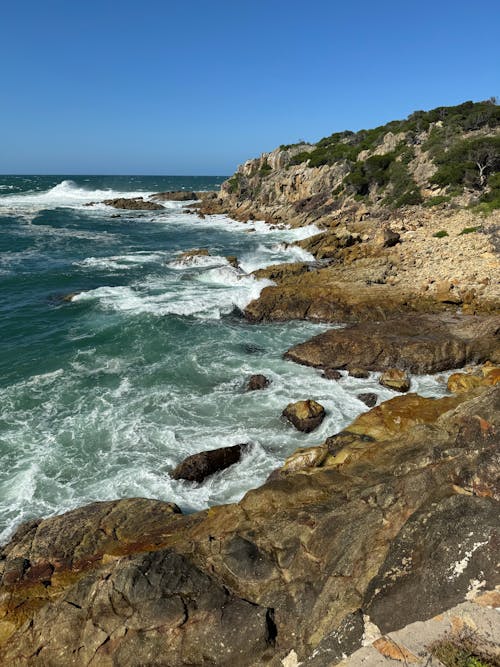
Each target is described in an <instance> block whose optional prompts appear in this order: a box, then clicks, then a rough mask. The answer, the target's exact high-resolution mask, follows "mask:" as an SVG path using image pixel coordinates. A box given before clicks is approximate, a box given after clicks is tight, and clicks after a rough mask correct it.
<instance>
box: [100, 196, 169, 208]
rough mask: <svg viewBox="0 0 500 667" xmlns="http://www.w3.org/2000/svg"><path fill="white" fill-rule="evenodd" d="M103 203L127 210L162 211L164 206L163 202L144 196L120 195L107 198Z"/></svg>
mask: <svg viewBox="0 0 500 667" xmlns="http://www.w3.org/2000/svg"><path fill="white" fill-rule="evenodd" d="M102 203H103V204H106V205H107V206H112V207H113V208H121V209H124V210H126V211H161V210H163V208H164V206H162V205H161V204H156V203H155V202H153V201H149V200H147V199H144V197H135V198H126V197H118V198H116V199H105V200H104V201H103V202H102Z"/></svg>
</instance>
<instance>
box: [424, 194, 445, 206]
mask: <svg viewBox="0 0 500 667" xmlns="http://www.w3.org/2000/svg"><path fill="white" fill-rule="evenodd" d="M450 199H451V197H450V195H436V196H435V197H430V198H429V199H427V200H426V201H425V202H424V206H427V207H429V208H430V207H432V206H438V205H439V204H445V203H447V202H449V201H450Z"/></svg>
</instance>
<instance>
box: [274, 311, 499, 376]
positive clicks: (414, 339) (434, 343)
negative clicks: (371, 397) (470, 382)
mask: <svg viewBox="0 0 500 667" xmlns="http://www.w3.org/2000/svg"><path fill="white" fill-rule="evenodd" d="M499 333H500V317H498V316H490V317H488V316H482V317H481V316H458V315H457V316H453V315H404V316H401V317H398V318H392V319H389V320H385V321H381V322H361V323H359V324H355V325H353V326H350V327H346V328H344V329H331V330H330V331H326V332H325V333H322V334H319V335H318V336H315V337H314V338H311V339H310V340H308V341H306V342H305V343H300V344H299V345H295V346H294V347H292V348H291V349H289V350H288V352H286V354H285V358H287V359H291V360H292V361H295V362H297V363H299V364H303V365H305V366H314V367H316V368H324V369H327V368H328V369H330V368H337V369H339V368H340V369H342V368H347V367H353V366H359V367H361V368H363V369H367V370H371V371H385V370H388V369H390V368H400V369H404V370H407V371H411V372H413V373H436V372H439V371H444V370H447V369H450V368H458V367H461V366H463V365H464V364H466V363H469V362H480V361H483V360H486V359H491V360H492V361H495V360H496V359H497V358H498V357H500V337H499Z"/></svg>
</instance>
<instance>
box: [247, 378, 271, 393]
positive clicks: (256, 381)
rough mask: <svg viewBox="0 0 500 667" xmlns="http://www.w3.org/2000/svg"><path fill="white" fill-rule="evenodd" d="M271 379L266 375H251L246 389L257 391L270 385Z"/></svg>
mask: <svg viewBox="0 0 500 667" xmlns="http://www.w3.org/2000/svg"><path fill="white" fill-rule="evenodd" d="M269 385H270V380H269V379H268V378H266V376H265V375H251V376H250V378H249V379H248V382H247V383H246V385H245V390H246V391H257V390H259V389H265V388H266V387H269Z"/></svg>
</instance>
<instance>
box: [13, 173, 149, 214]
mask: <svg viewBox="0 0 500 667" xmlns="http://www.w3.org/2000/svg"><path fill="white" fill-rule="evenodd" d="M152 194H154V193H152V192H118V191H116V190H111V189H109V190H89V189H86V188H81V187H78V185H76V183H75V182H74V181H71V180H64V181H61V183H58V184H57V185H55V186H54V187H53V188H51V189H50V190H46V191H45V192H23V193H22V194H15V195H7V196H5V197H0V211H2V210H4V211H14V212H15V211H18V210H21V211H23V210H24V211H25V212H26V213H34V212H36V211H39V210H41V209H43V208H57V207H65V208H82V207H83V206H84V204H90V203H91V202H99V201H100V200H103V199H114V198H117V197H126V198H133V197H144V198H147V197H149V196H150V195H152ZM91 208H92V207H90V208H89V207H85V209H87V210H89V211H91Z"/></svg>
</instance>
